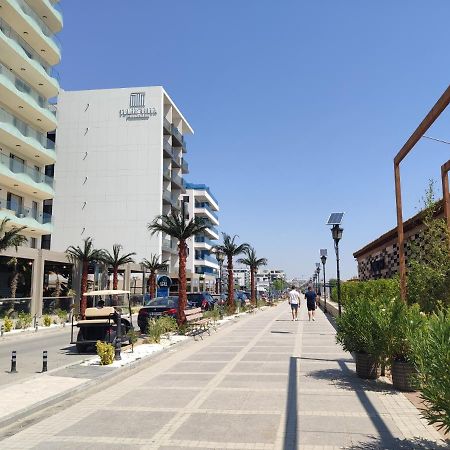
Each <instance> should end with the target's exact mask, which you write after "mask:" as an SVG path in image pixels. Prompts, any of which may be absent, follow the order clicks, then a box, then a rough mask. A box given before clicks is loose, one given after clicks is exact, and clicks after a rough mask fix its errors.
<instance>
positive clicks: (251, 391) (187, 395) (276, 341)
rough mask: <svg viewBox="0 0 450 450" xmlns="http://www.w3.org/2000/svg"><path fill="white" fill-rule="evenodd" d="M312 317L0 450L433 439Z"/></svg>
mask: <svg viewBox="0 0 450 450" xmlns="http://www.w3.org/2000/svg"><path fill="white" fill-rule="evenodd" d="M334 336H335V332H334V328H333V327H332V326H331V325H330V323H329V322H328V321H327V320H326V318H325V317H324V315H323V314H322V312H319V313H318V317H317V320H316V321H315V322H308V321H307V318H306V311H305V308H304V305H303V307H302V308H301V311H300V320H299V321H298V322H292V321H291V320H290V312H289V310H288V305H287V303H285V304H282V305H280V306H278V307H275V308H268V309H266V310H265V311H259V312H257V313H255V314H250V315H248V316H247V317H245V318H242V319H239V320H238V321H237V322H236V323H235V324H233V325H231V326H228V327H226V328H224V329H222V330H220V331H219V332H217V333H213V335H212V336H211V337H208V336H206V337H205V339H204V340H203V341H197V342H191V343H190V344H188V345H185V346H182V347H179V348H177V349H174V350H173V351H172V352H171V353H168V354H166V355H165V356H164V357H162V358H160V359H159V360H158V361H156V362H153V363H152V365H151V366H149V367H148V368H146V369H144V370H142V371H140V372H139V373H137V374H135V375H132V376H131V377H130V378H129V379H127V380H124V381H122V382H120V383H117V384H116V385H114V386H111V387H109V388H106V389H104V390H101V391H99V392H98V393H97V394H95V395H93V396H91V397H90V398H87V399H85V400H83V401H81V402H79V403H78V404H76V405H74V406H72V407H70V408H68V409H66V410H64V411H62V412H59V413H57V414H56V415H54V416H52V417H49V418H47V419H45V420H43V421H41V422H39V423H37V424H35V425H33V426H31V427H29V428H27V429H25V430H24V431H22V432H20V433H18V434H16V435H14V436H13V437H11V438H8V439H6V440H3V441H1V442H0V448H2V449H40V450H53V449H61V448H64V449H80V450H81V449H83V450H84V449H86V448H92V449H107V450H115V449H127V448H130V449H132V448H133V449H162V450H170V449H173V450H175V449H178V450H179V449H183V448H196V449H261V450H263V449H264V450H265V449H267V450H269V449H284V450H288V449H296V448H299V449H305V450H306V449H311V450H313V449H314V450H319V449H321V450H332V449H338V448H351V449H361V450H363V449H370V450H372V449H378V448H380V449H405V450H406V449H412V448H439V447H437V445H435V444H434V443H435V442H437V440H438V439H439V435H438V433H437V432H436V431H435V430H434V429H433V428H432V427H429V426H427V425H426V423H425V422H424V421H423V420H421V419H420V416H419V414H418V412H417V410H416V409H415V408H414V407H413V406H412V405H411V403H410V402H409V401H408V400H407V399H406V398H405V397H404V396H403V395H402V394H400V393H396V392H394V391H391V390H390V389H389V388H388V387H386V386H384V385H382V384H381V383H376V382H364V381H362V380H359V379H358V378H357V377H356V375H355V373H354V363H353V360H352V358H351V356H350V355H349V354H347V353H344V352H342V350H341V349H340V347H339V346H337V345H336V344H335V337H334Z"/></svg>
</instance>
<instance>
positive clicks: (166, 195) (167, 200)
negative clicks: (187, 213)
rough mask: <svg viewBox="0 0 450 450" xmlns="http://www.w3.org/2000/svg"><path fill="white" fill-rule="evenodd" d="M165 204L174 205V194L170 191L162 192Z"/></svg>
mask: <svg viewBox="0 0 450 450" xmlns="http://www.w3.org/2000/svg"><path fill="white" fill-rule="evenodd" d="M162 199H163V203H165V204H166V205H171V204H172V193H171V192H170V191H162Z"/></svg>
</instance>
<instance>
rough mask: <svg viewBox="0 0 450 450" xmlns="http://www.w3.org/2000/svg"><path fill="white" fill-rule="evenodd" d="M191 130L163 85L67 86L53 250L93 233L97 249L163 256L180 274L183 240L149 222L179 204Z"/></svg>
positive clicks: (59, 134)
mask: <svg viewBox="0 0 450 450" xmlns="http://www.w3.org/2000/svg"><path fill="white" fill-rule="evenodd" d="M190 133H193V130H192V128H191V127H190V125H189V123H188V122H187V121H186V119H185V118H184V117H183V115H182V114H181V112H180V111H179V109H178V108H177V107H176V105H175V103H174V102H173V101H172V100H171V98H170V97H169V95H168V94H167V93H166V92H165V90H164V89H163V88H162V87H160V86H154V87H138V88H120V89H102V90H86V91H72V92H69V91H62V92H61V93H60V96H59V99H58V132H57V135H56V144H57V148H58V153H59V157H58V164H57V165H56V167H55V182H56V184H57V186H58V189H57V192H56V197H55V200H54V204H53V213H54V216H55V232H54V234H53V236H52V244H51V248H52V250H57V251H64V250H65V249H66V248H67V247H68V246H70V245H81V243H82V239H84V238H86V237H92V238H93V240H94V246H95V247H96V248H105V249H111V248H112V246H113V244H115V243H118V244H122V245H123V248H124V251H126V252H136V253H137V255H136V257H135V260H136V261H137V262H139V261H141V260H142V258H149V256H150V254H157V255H160V254H161V255H162V259H163V260H166V259H167V260H169V261H170V274H171V275H172V276H174V277H176V276H177V268H176V267H177V265H178V256H177V243H176V242H172V241H171V238H170V237H169V236H162V235H156V236H151V235H150V232H149V231H148V230H147V224H148V223H150V222H151V221H152V220H153V219H154V218H155V217H156V216H157V215H159V214H167V213H169V212H170V211H173V210H175V211H180V209H181V200H180V198H181V195H182V194H183V192H184V181H183V176H184V175H185V174H186V173H188V165H187V163H186V160H185V154H186V142H185V138H184V136H185V135H186V134H190Z"/></svg>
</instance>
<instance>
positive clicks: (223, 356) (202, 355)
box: [183, 352, 236, 362]
mask: <svg viewBox="0 0 450 450" xmlns="http://www.w3.org/2000/svg"><path fill="white" fill-rule="evenodd" d="M235 357H236V354H235V353H224V352H207V353H206V352H199V353H195V354H193V355H190V356H188V357H187V358H186V359H184V360H183V361H187V362H191V361H230V360H232V359H233V358H235Z"/></svg>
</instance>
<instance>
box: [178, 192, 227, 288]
mask: <svg viewBox="0 0 450 450" xmlns="http://www.w3.org/2000/svg"><path fill="white" fill-rule="evenodd" d="M185 186H186V194H184V195H183V201H184V205H185V207H184V208H185V214H186V215H187V216H189V218H192V217H200V218H202V219H203V220H206V221H207V222H208V223H209V225H210V226H209V227H208V228H207V229H206V231H205V233H202V234H201V235H198V236H195V238H194V239H190V240H189V244H188V249H189V254H188V258H187V261H186V275H187V278H188V280H189V281H188V290H189V291H191V292H199V291H200V292H201V291H209V292H215V290H216V281H217V279H218V277H219V265H218V263H217V259H216V258H215V256H214V255H212V254H211V249H212V247H213V246H215V245H217V244H218V243H219V242H218V239H219V232H218V230H217V226H218V225H219V217H218V215H217V212H218V211H219V203H218V201H217V200H216V198H215V197H214V195H213V194H212V193H211V191H210V189H209V187H208V186H206V185H205V184H193V183H186V185H185Z"/></svg>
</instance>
